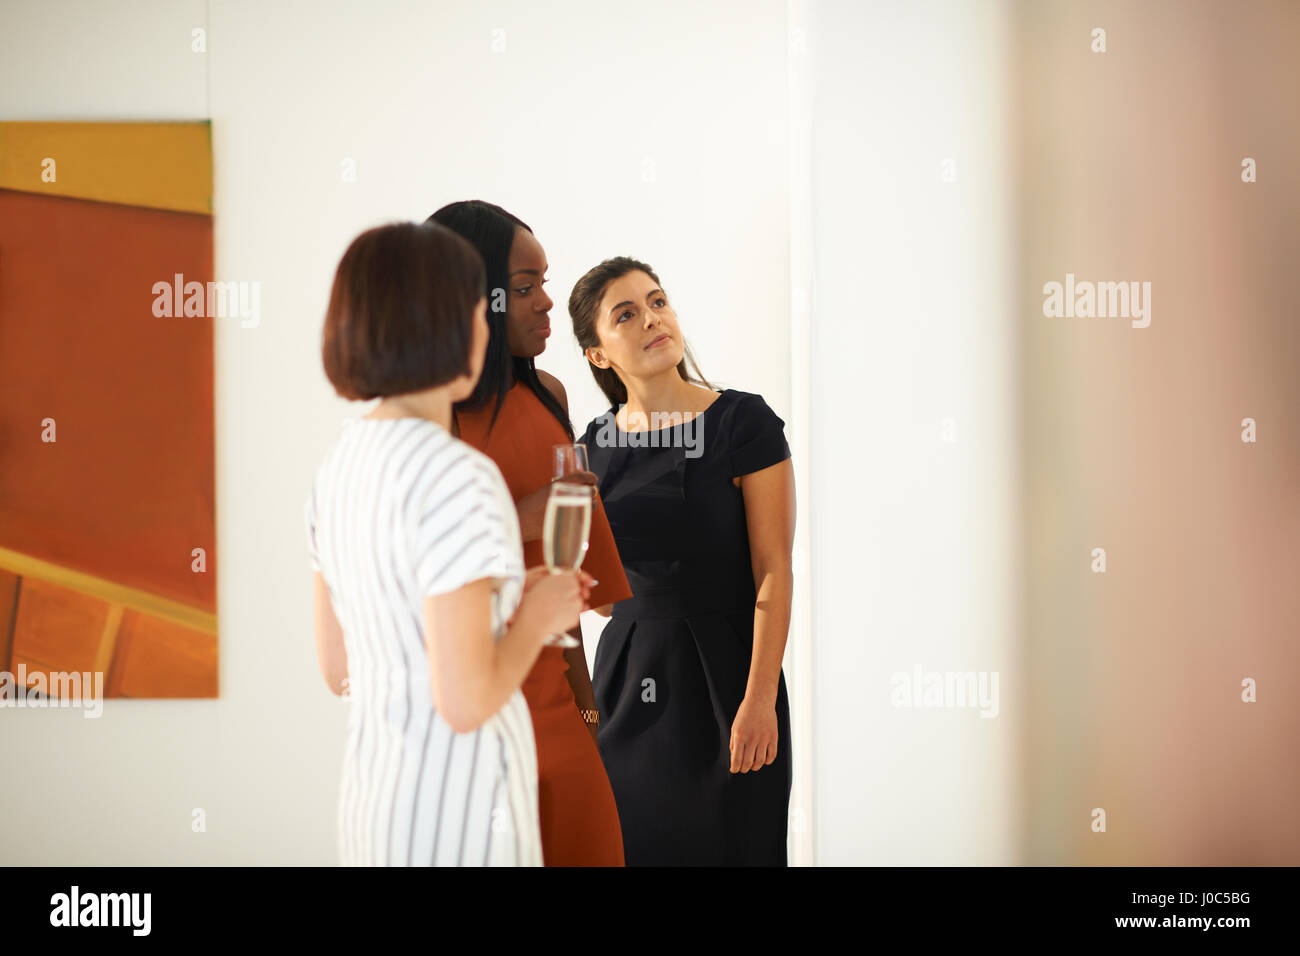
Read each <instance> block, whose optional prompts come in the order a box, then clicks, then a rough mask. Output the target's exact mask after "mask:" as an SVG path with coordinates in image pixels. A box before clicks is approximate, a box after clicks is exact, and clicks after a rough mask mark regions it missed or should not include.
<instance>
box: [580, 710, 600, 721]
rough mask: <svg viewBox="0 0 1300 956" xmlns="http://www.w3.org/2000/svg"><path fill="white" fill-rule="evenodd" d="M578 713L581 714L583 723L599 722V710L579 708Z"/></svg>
mask: <svg viewBox="0 0 1300 956" xmlns="http://www.w3.org/2000/svg"><path fill="white" fill-rule="evenodd" d="M578 713H580V714H582V721H583V723H586V724H599V723H600V711H598V710H584V709H582V708H579V709H578Z"/></svg>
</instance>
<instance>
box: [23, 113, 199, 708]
mask: <svg viewBox="0 0 1300 956" xmlns="http://www.w3.org/2000/svg"><path fill="white" fill-rule="evenodd" d="M212 272H213V239H212V144H211V128H210V124H208V123H206V122H201V123H0V672H3V673H4V674H5V679H6V680H8V681H9V683H10V684H11V685H14V686H16V687H18V688H20V689H22V690H23V692H24V693H25V692H26V689H27V688H36V690H37V691H38V692H41V693H44V694H47V695H48V698H49V699H50V700H51V701H60V702H62V701H66V700H78V699H81V700H84V699H85V698H89V697H92V696H93V697H97V698H98V697H135V698H140V697H146V698H149V697H190V698H193V697H215V696H216V694H217V615H216V610H217V608H216V595H217V589H216V540H215V536H216V503H215V494H214V484H215V448H214V445H215V442H214V421H213V418H214V416H213V409H214V399H213V322H212V319H211V312H210V311H209V310H208V309H207V308H206V304H207V303H206V302H205V303H204V305H205V308H203V309H202V310H201V311H200V310H191V309H181V310H179V311H177V310H173V309H170V308H168V309H162V310H160V309H159V308H157V302H158V301H159V299H160V298H162V296H161V295H160V293H159V292H158V289H160V288H162V287H163V286H164V285H165V286H166V287H167V288H168V289H171V288H172V287H173V286H179V287H181V288H183V289H189V288H192V287H193V286H196V285H197V286H198V287H199V288H201V289H209V288H210V287H211V285H213V283H212V282H211V280H212ZM167 299H168V300H170V299H171V294H170V293H168V295H167Z"/></svg>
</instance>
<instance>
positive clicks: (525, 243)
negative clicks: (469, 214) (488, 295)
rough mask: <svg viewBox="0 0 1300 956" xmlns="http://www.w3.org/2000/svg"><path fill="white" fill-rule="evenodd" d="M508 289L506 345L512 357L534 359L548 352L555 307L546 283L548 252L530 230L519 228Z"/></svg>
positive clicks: (511, 248) (513, 251)
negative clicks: (544, 287) (548, 340)
mask: <svg viewBox="0 0 1300 956" xmlns="http://www.w3.org/2000/svg"><path fill="white" fill-rule="evenodd" d="M508 268H509V276H508V278H507V280H506V281H507V284H508V286H509V288H508V289H507V290H506V343H507V344H508V346H509V348H510V354H511V355H517V356H519V357H521V358H532V357H533V356H535V355H541V354H542V352H544V351H546V339H547V338H548V337H549V336H550V334H551V316H550V312H551V306H553V305H555V303H554V302H552V301H551V297H550V296H549V295H547V294H546V290H545V289H543V288H542V285H543V284H544V283H545V282H546V270H547V268H548V266H547V264H546V253H545V252H544V251H543V250H542V245H541V243H539V242H538V241H537V239H536V237H534V236H533V234H532V233H531V232H529V231H528V230H527V229H523V228H519V227H516V228H515V239H514V242H512V243H511V244H510V260H509V266H508Z"/></svg>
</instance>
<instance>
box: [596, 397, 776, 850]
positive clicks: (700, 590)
mask: <svg viewBox="0 0 1300 956" xmlns="http://www.w3.org/2000/svg"><path fill="white" fill-rule="evenodd" d="M616 411H617V409H616V408H611V409H610V410H609V411H608V412H606V413H605V414H604V415H602V416H600V417H599V418H596V419H594V420H593V421H592V422H591V424H590V425H588V426H587V431H586V434H585V435H583V437H582V438H581V439H580V440H581V441H583V442H584V443H585V444H586V445H587V453H588V456H589V460H590V462H591V468H592V471H594V472H595V473H596V475H597V476H599V478H600V494H601V498H602V499H603V502H604V505H605V513H606V515H608V517H609V523H610V527H611V528H612V529H613V531H614V540H615V541H616V542H617V544H618V550H619V554H620V556H621V557H622V560H623V567H624V570H625V571H626V572H627V579H628V583H629V584H630V585H631V586H632V594H633V596H632V597H631V598H629V599H628V600H626V601H620V602H618V603H617V604H615V605H614V608H613V615H612V619H611V620H610V621H609V623H608V624H606V625H605V629H604V631H602V633H601V636H600V643H599V644H598V645H597V648H596V661H595V667H594V668H593V671H594V673H593V675H592V684H593V686H594V688H595V692H596V706H597V707H598V708H599V710H600V733H599V744H600V753H601V757H602V758H603V759H604V761H605V769H606V771H607V772H608V773H609V780H610V783H611V784H612V785H613V788H614V798H615V800H616V802H617V803H618V815H619V819H620V821H621V822H622V827H623V849H624V855H625V857H626V860H627V864H628V865H629V866H646V865H651V866H654V865H662V866H690V865H724V866H726V865H735V866H746V865H757V866H785V865H786V823H787V817H788V812H789V804H790V784H791V762H790V705H789V699H788V698H787V696H786V687H785V676H784V674H782V675H781V678H780V682H779V684H778V690H777V699H776V716H777V728H778V734H779V737H778V743H777V755H776V759H775V760H774V761H773V762H772V763H771V764H769V765H767V766H764V767H762V768H761V769H759V770H757V771H752V770H751V771H750V772H749V773H744V774H742V773H735V774H733V773H731V772H730V766H731V751H730V739H731V724H732V721H733V720H734V718H735V716H736V711H737V710H738V709H739V707H740V703H741V700H742V699H743V698H744V695H745V686H746V683H747V681H748V678H749V664H750V658H751V655H752V650H753V635H754V601H755V597H756V595H755V590H754V578H753V571H752V569H751V565H750V553H749V532H748V529H747V527H746V524H745V503H744V497H743V495H742V493H741V491H740V489H739V488H737V487H736V486H735V485H733V484H732V482H731V479H732V478H733V477H735V476H737V475H745V474H749V473H751V472H755V471H759V470H761V469H763V468H766V467H768V466H769V465H774V464H776V463H777V462H780V461H784V460H785V459H786V458H789V457H790V448H789V445H788V444H787V443H786V440H785V433H784V422H782V421H781V419H780V418H778V417H777V415H776V413H775V412H773V411H772V409H771V408H769V407H768V405H767V403H766V402H764V401H763V399H762V397H761V396H759V395H755V394H752V393H750V392H740V391H736V390H735V389H727V390H725V391H723V392H722V393H721V395H720V396H719V397H718V398H717V399H715V400H714V401H713V404H712V405H710V406H709V407H708V408H707V409H705V410H704V412H702V413H701V414H699V415H697V416H696V417H695V419H693V420H692V421H691V422H687V423H684V424H679V425H675V426H672V427H670V428H667V429H663V430H661V431H641V432H625V431H622V430H621V429H619V428H618V426H617V423H616V421H615V419H614V414H615V412H616Z"/></svg>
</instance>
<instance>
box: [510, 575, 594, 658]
mask: <svg viewBox="0 0 1300 956" xmlns="http://www.w3.org/2000/svg"><path fill="white" fill-rule="evenodd" d="M580 575H581V576H583V577H585V578H586V581H584V580H583V579H582V578H580V577H579V576H580ZM590 579H591V575H589V574H586V572H584V571H577V572H573V571H561V572H559V573H556V574H552V573H550V572H549V571H548V570H547V569H546V568H544V567H539V568H530V569H529V570H528V574H527V577H526V579H525V585H524V594H523V597H522V598H520V601H519V610H518V611H517V612H516V613H515V621H516V622H518V621H520V620H527V621H528V623H529V625H530V627H534V628H536V629H537V637H538V643H541V642H542V641H544V640H545V639H546V638H547V637H548V636H549V635H551V634H563V633H564V632H565V631H567V630H568V629H569V628H571V627H573V626H574V625H576V624H577V623H578V615H580V614H581V613H582V611H583V610H584V609H585V604H586V597H588V596H589V595H590V593H591V591H590V585H589V584H588V583H587V582H588V581H590Z"/></svg>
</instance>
